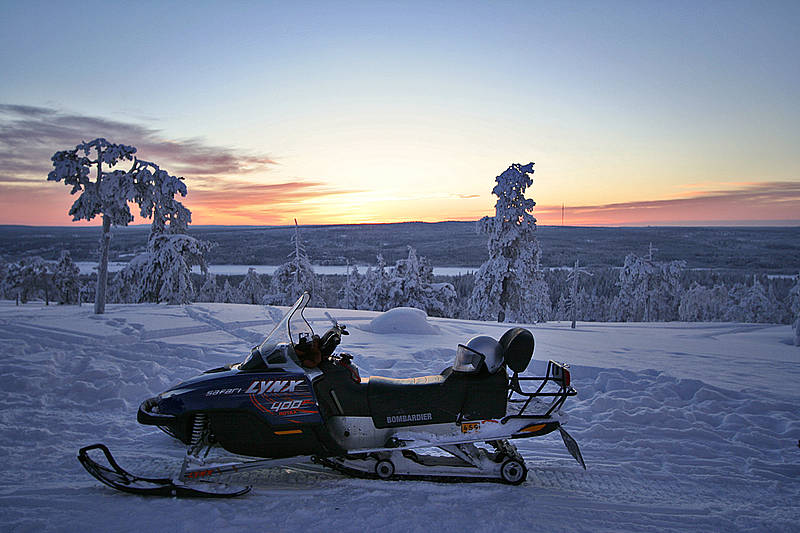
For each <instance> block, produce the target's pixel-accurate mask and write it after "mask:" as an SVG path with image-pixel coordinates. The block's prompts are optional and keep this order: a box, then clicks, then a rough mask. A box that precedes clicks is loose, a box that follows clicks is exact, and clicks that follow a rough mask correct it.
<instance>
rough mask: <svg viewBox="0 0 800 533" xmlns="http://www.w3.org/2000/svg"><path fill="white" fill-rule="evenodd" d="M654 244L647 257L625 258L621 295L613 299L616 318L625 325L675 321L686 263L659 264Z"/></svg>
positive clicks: (620, 284) (621, 271) (621, 276)
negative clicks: (625, 323) (654, 258)
mask: <svg viewBox="0 0 800 533" xmlns="http://www.w3.org/2000/svg"><path fill="white" fill-rule="evenodd" d="M655 250H656V248H653V245H652V243H651V244H650V247H649V249H648V255H647V257H646V258H645V257H639V256H637V255H635V254H628V255H627V256H625V264H624V265H623V266H622V269H621V270H620V272H619V281H618V283H617V285H618V286H619V294H618V295H617V297H616V298H615V299H614V310H615V313H614V317H613V318H614V319H615V320H620V321H623V322H627V321H633V322H642V321H644V322H649V321H651V320H676V319H677V318H678V307H679V305H680V301H681V275H682V271H683V268H684V267H685V266H686V262H685V261H668V262H656V261H654V260H653V259H652V257H653V251H655Z"/></svg>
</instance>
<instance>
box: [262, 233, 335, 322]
mask: <svg viewBox="0 0 800 533" xmlns="http://www.w3.org/2000/svg"><path fill="white" fill-rule="evenodd" d="M292 244H293V245H294V250H293V251H292V252H291V253H290V254H289V261H287V262H286V263H283V264H282V265H280V266H279V267H278V268H277V269H276V270H275V273H274V274H273V275H272V283H271V285H270V296H269V297H268V298H267V300H269V302H270V303H271V304H273V305H292V304H293V303H294V302H295V301H296V300H297V298H299V297H300V295H301V294H303V292H308V293H309V294H310V295H311V300H310V301H309V304H310V305H312V306H317V307H324V306H325V302H324V301H323V300H322V297H321V293H322V291H321V286H320V281H319V279H318V278H317V276H316V274H314V267H313V266H312V265H311V261H310V260H309V259H308V255H307V254H306V249H305V245H304V244H303V241H302V239H301V237H300V228H299V226H298V225H297V219H295V221H294V234H293V235H292Z"/></svg>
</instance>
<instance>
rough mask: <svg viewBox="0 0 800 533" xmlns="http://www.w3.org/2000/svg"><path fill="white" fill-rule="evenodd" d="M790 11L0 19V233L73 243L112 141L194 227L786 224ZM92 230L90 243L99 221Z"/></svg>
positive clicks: (59, 8)
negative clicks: (104, 149) (68, 230)
mask: <svg viewBox="0 0 800 533" xmlns="http://www.w3.org/2000/svg"><path fill="white" fill-rule="evenodd" d="M799 27H800V2H797V1H787V2H781V1H770V2H736V1H723V2H716V1H709V2H703V1H700V2H698V1H696V0H693V1H688V2H681V1H669V2H666V1H663V2H661V1H659V2H647V1H639V0H636V1H633V0H632V1H619V2H617V1H614V2H611V1H598V2H569V1H559V2H537V1H533V0H530V1H524V2H491V3H473V2H434V1H427V2H412V1H403V2H297V3H290V2H276V3H268V2H135V3H115V2H108V1H104V2H96V3H95V2H86V1H84V2H80V3H75V4H68V3H66V2H13V1H6V0H0V224H30V225H68V224H71V222H70V217H69V216H68V215H67V211H68V209H69V206H70V205H71V203H72V201H73V200H74V197H70V195H69V189H68V188H67V187H65V186H64V185H63V184H60V183H53V182H47V181H45V180H46V176H47V172H48V171H49V170H50V168H51V162H50V156H52V154H53V153H54V152H55V151H57V150H63V149H67V148H72V147H74V146H75V145H76V144H77V143H79V142H81V141H82V140H90V139H92V138H94V137H98V136H103V137H106V138H107V139H109V140H110V141H112V142H119V143H125V144H132V145H134V146H136V147H138V149H139V152H138V155H139V156H140V157H142V158H143V159H147V160H151V161H154V162H156V163H158V164H160V165H161V166H162V167H163V168H166V169H167V170H169V171H170V172H171V173H173V174H176V175H180V176H183V177H185V179H186V184H187V187H188V189H189V195H188V197H187V198H186V199H185V200H184V202H185V204H186V205H187V207H189V208H190V209H191V210H192V212H193V223H194V224H287V223H290V222H291V221H292V219H293V218H295V217H296V218H297V219H298V220H299V221H300V223H301V224H327V223H362V222H397V221H406V220H423V221H439V220H475V219H478V218H480V217H482V216H484V215H489V214H492V213H493V205H494V197H493V196H492V195H491V189H492V187H493V186H494V177H495V176H496V175H497V174H499V173H500V172H502V171H503V170H504V169H505V168H506V167H507V166H508V165H509V164H511V163H527V162H529V161H533V162H535V163H536V165H535V169H536V172H535V174H534V184H533V187H532V189H531V190H530V191H529V194H528V196H529V197H532V198H533V199H534V200H536V202H537V207H536V210H535V215H536V217H537V219H538V220H539V223H540V224H560V223H561V206H562V204H564V205H565V206H566V210H565V212H566V220H565V223H566V224H569V225H660V224H688V225H717V224H746V225H767V224H770V225H776V224H777V225H798V224H800V31H798V28H799ZM93 223H98V221H95V222H93Z"/></svg>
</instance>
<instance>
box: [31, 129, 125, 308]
mask: <svg viewBox="0 0 800 533" xmlns="http://www.w3.org/2000/svg"><path fill="white" fill-rule="evenodd" d="M135 152H136V148H134V147H133V146H126V145H124V144H112V143H110V142H108V141H107V140H105V139H103V138H98V139H95V140H93V141H90V142H88V143H81V144H79V145H77V146H76V147H75V148H74V149H72V150H63V151H60V152H56V153H55V154H54V155H53V157H52V158H51V159H52V161H53V170H52V171H51V172H50V173H49V174H48V175H47V179H48V181H61V180H64V184H65V185H67V186H70V187H72V189H71V191H70V194H75V193H76V192H80V193H81V194H80V196H79V197H78V199H77V200H75V202H74V203H73V204H72V208H71V209H70V210H69V214H70V215H72V220H75V221H77V220H92V219H93V218H94V217H96V216H97V215H102V216H103V236H102V239H101V240H100V262H99V265H98V269H97V273H98V274H97V290H96V292H95V298H94V312H95V314H102V313H103V312H104V311H105V304H106V284H107V281H108V249H109V245H110V243H111V225H112V224H115V225H118V226H127V225H128V224H129V223H130V222H131V221H132V220H133V215H131V211H130V208H129V207H128V202H129V201H132V200H134V198H135V196H136V190H135V187H134V180H133V175H132V174H131V173H130V171H124V170H114V171H112V172H105V171H104V170H103V165H106V166H107V167H113V166H115V165H117V164H118V163H120V162H121V161H123V160H128V161H130V160H131V159H133V154H134V153H135ZM92 168H94V169H95V171H96V173H95V180H94V181H92V179H91V177H90V173H91V170H92Z"/></svg>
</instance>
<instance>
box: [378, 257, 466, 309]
mask: <svg viewBox="0 0 800 533" xmlns="http://www.w3.org/2000/svg"><path fill="white" fill-rule="evenodd" d="M388 286H389V300H388V302H387V308H389V309H391V308H394V307H416V308H417V309H422V310H423V311H425V312H426V313H427V314H428V315H429V316H449V315H450V313H451V312H452V308H453V305H454V303H455V299H456V291H455V289H454V288H453V286H452V285H451V284H449V283H433V267H432V266H431V264H430V262H429V261H428V260H427V259H426V258H425V257H419V256H417V251H416V250H415V249H414V248H413V247H411V246H409V247H408V257H407V258H406V259H400V260H398V261H397V262H396V263H395V266H394V268H392V269H391V272H390V273H389V283H388Z"/></svg>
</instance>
